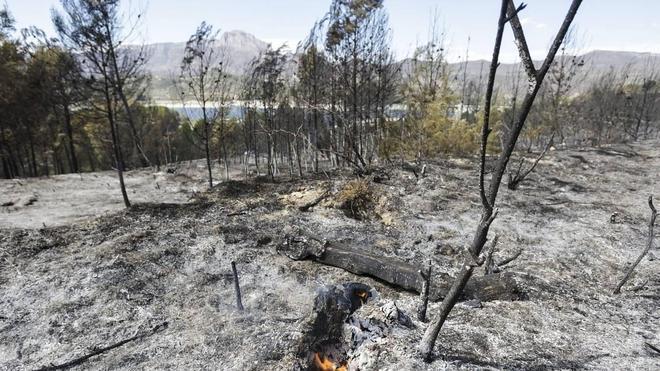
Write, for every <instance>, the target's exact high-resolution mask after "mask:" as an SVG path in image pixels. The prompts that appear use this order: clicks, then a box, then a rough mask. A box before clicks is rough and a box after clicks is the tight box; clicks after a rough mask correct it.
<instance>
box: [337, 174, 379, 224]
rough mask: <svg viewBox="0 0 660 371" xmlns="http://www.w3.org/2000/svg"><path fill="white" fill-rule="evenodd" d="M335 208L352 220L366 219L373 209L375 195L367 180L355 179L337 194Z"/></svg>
mask: <svg viewBox="0 0 660 371" xmlns="http://www.w3.org/2000/svg"><path fill="white" fill-rule="evenodd" d="M336 200H337V206H338V207H339V208H340V209H342V210H344V211H345V212H346V215H347V216H349V217H351V218H354V219H359V220H361V219H368V218H369V214H371V211H372V210H373V208H374V204H375V195H374V191H373V189H372V187H371V185H370V182H369V180H368V179H355V180H351V181H350V182H348V183H346V185H345V186H344V187H343V188H342V189H341V191H339V194H337V198H336Z"/></svg>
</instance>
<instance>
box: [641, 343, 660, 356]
mask: <svg viewBox="0 0 660 371" xmlns="http://www.w3.org/2000/svg"><path fill="white" fill-rule="evenodd" d="M644 344H646V346H647V347H648V348H649V349H650V350H652V351H654V352H655V353H656V354H657V355H660V348H658V347H656V346H655V345H653V344H651V343H647V342H645V343H644Z"/></svg>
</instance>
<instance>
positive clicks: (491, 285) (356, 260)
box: [277, 236, 526, 301]
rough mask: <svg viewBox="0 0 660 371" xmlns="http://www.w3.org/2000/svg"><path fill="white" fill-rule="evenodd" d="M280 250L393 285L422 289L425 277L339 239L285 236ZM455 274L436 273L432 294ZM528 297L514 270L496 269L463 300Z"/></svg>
mask: <svg viewBox="0 0 660 371" xmlns="http://www.w3.org/2000/svg"><path fill="white" fill-rule="evenodd" d="M277 251H278V252H279V253H280V254H283V255H285V256H287V257H289V258H290V259H292V260H312V261H315V262H317V263H321V264H324V265H329V266H333V267H337V268H341V269H344V270H346V271H348V272H351V273H353V274H357V275H361V276H369V277H373V278H376V279H378V280H381V281H384V282H386V283H389V284H390V285H392V286H395V287H397V288H400V289H403V290H406V291H414V292H417V293H421V292H422V290H423V286H424V278H423V277H422V275H421V274H420V272H419V268H418V267H417V266H414V265H412V264H409V263H406V262H405V261H403V260H401V259H397V258H390V257H385V256H383V255H382V254H379V253H378V252H376V251H373V250H372V249H370V248H368V247H366V246H361V247H360V248H354V247H351V246H348V245H346V244H342V243H337V242H328V241H322V240H320V239H318V238H315V237H309V236H295V237H293V236H285V238H284V241H283V242H282V243H281V244H279V246H278V247H277ZM452 282H453V277H451V276H450V275H448V274H444V273H442V274H435V275H434V277H433V282H432V284H431V287H430V293H429V298H430V299H431V300H433V301H438V300H440V299H442V298H443V297H444V296H445V295H446V294H447V293H448V292H449V289H450V288H451V283H452ZM525 297H526V295H525V293H524V292H523V290H522V288H521V287H520V286H519V284H518V281H517V280H516V275H515V274H513V273H496V274H490V275H487V276H478V277H473V278H472V279H471V280H470V281H469V282H468V285H467V287H466V289H465V291H464V294H463V297H462V299H463V300H471V299H478V300H481V301H491V300H520V299H524V298H525Z"/></svg>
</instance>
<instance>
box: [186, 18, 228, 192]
mask: <svg viewBox="0 0 660 371" xmlns="http://www.w3.org/2000/svg"><path fill="white" fill-rule="evenodd" d="M218 33H219V31H214V30H213V26H212V25H209V24H207V23H206V22H202V23H201V24H200V25H199V27H197V30H196V31H195V33H194V34H192V35H191V36H190V39H188V42H187V43H186V49H185V51H184V55H183V60H182V61H181V72H180V75H179V80H178V83H177V87H178V91H179V97H180V99H181V102H182V104H183V106H184V107H188V106H189V105H190V103H194V104H195V106H196V107H195V108H198V109H201V111H202V118H201V121H200V122H199V123H200V124H201V128H200V127H197V126H196V124H197V123H196V122H193V118H194V117H195V115H194V114H193V113H191V112H190V111H189V109H186V110H185V111H186V114H187V117H188V124H189V125H190V126H191V129H192V130H191V132H192V133H194V134H195V135H196V137H197V138H198V139H199V140H200V141H201V145H202V147H203V150H204V154H205V157H206V168H207V171H208V175H209V179H208V180H209V187H213V171H212V163H211V141H212V136H213V125H214V124H215V123H216V121H217V119H218V117H219V116H221V123H222V126H221V137H222V135H224V128H225V118H226V115H227V109H228V107H227V103H228V94H229V89H230V79H229V76H228V74H227V72H226V69H227V67H226V64H227V61H226V60H225V53H218V52H217V50H216V48H215V44H216V37H217V35H218ZM222 139H223V138H221V140H222ZM223 152H224V153H225V175H226V176H227V177H228V176H229V169H228V168H227V166H228V165H227V158H226V147H223Z"/></svg>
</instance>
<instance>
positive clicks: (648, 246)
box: [614, 196, 658, 294]
mask: <svg viewBox="0 0 660 371" xmlns="http://www.w3.org/2000/svg"><path fill="white" fill-rule="evenodd" d="M649 207H650V208H651V221H650V222H649V238H648V243H647V244H646V248H645V249H644V251H642V253H641V254H640V255H639V257H638V258H637V260H636V261H635V263H633V265H632V266H631V267H630V268H629V269H628V272H627V273H626V275H625V277H623V279H622V280H621V282H619V284H618V285H617V286H616V289H614V293H615V294H618V293H620V292H621V288H622V287H623V285H625V284H626V282H628V280H629V279H630V277H631V276H632V274H633V271H634V270H635V268H637V265H638V264H639V263H640V262H641V261H642V259H644V257H645V256H646V254H647V253H648V252H649V250H651V247H653V227H654V225H655V218H656V217H657V216H658V210H656V208H655V206H654V205H653V196H649Z"/></svg>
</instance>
